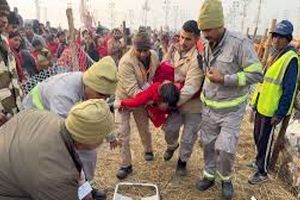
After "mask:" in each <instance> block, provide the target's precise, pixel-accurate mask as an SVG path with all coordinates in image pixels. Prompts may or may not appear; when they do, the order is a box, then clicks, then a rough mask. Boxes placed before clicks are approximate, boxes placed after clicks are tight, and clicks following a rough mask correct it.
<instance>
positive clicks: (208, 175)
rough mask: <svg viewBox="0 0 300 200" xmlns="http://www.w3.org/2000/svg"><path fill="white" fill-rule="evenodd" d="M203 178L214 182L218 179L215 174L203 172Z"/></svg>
mask: <svg viewBox="0 0 300 200" xmlns="http://www.w3.org/2000/svg"><path fill="white" fill-rule="evenodd" d="M203 176H204V177H205V178H208V179H210V180H214V179H215V178H216V176H215V174H210V173H209V172H207V171H205V170H203Z"/></svg>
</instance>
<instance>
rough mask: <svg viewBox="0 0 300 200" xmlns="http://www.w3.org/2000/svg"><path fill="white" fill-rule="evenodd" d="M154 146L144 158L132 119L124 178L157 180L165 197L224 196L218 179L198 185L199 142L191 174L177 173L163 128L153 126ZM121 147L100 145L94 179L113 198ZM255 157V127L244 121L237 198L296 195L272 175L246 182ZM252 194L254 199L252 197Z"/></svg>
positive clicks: (213, 199)
mask: <svg viewBox="0 0 300 200" xmlns="http://www.w3.org/2000/svg"><path fill="white" fill-rule="evenodd" d="M152 132H153V146H154V153H155V155H154V156H155V159H154V161H152V162H146V161H144V159H143V150H142V146H141V143H140V139H139V135H138V133H137V130H136V128H135V125H134V123H132V136H131V148H132V157H133V167H134V168H133V169H134V172H133V174H132V175H131V176H129V177H128V178H127V179H126V180H125V181H127V182H148V183H154V184H157V185H158V187H159V190H160V194H161V198H162V199H163V200H202V199H203V200H217V199H222V198H221V185H220V184H219V183H218V184H216V185H215V186H214V187H213V188H212V189H210V190H208V191H206V192H200V191H197V190H196V189H195V182H196V181H197V180H198V178H199V177H200V176H201V174H202V167H203V156H202V149H201V146H200V145H199V143H198V142H197V143H196V145H195V147H194V152H193V155H192V158H191V160H190V162H189V163H188V170H189V175H188V176H187V177H183V178H181V177H178V176H176V175H175V167H176V163H177V158H178V155H177V153H176V154H175V155H174V157H173V158H172V159H171V160H170V161H168V162H165V161H164V160H163V157H162V155H163V152H164V150H165V142H164V137H163V132H162V131H161V130H158V129H156V130H154V129H153V131H152ZM118 152H119V151H118V150H113V151H111V150H110V149H109V146H108V145H107V144H105V145H103V146H102V147H101V148H100V149H99V159H98V166H97V174H96V178H95V181H96V183H97V185H98V186H99V187H100V188H103V189H104V190H105V191H106V192H107V193H108V199H109V200H110V199H112V197H113V193H114V189H115V186H116V184H117V183H118V182H119V181H118V179H117V178H116V176H115V174H116V172H117V169H118V163H119V154H118ZM253 158H254V146H253V138H252V127H251V125H250V124H248V123H247V122H244V124H243V127H242V130H241V137H240V143H239V148H238V153H237V160H236V165H235V175H234V178H233V181H234V187H235V199H237V200H252V199H254V198H252V197H255V199H257V200H289V199H290V200H292V199H296V198H295V197H294V196H292V195H291V193H290V192H289V188H288V187H287V185H286V184H284V183H283V182H281V181H280V180H278V179H277V177H276V175H273V177H272V181H271V182H268V183H266V184H264V185H262V186H251V185H249V184H248V183H247V179H248V176H249V175H250V174H252V172H253V171H252V170H251V169H249V168H247V167H246V166H245V165H246V164H247V163H248V162H249V161H250V160H253ZM251 198H252V199H251Z"/></svg>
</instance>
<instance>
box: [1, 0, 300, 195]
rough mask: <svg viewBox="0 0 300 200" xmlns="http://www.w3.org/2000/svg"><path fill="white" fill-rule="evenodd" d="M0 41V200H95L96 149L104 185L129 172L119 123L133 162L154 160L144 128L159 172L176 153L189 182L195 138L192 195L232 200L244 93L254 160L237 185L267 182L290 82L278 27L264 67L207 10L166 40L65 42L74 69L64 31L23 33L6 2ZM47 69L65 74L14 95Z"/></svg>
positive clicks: (96, 35) (27, 27) (217, 5)
mask: <svg viewBox="0 0 300 200" xmlns="http://www.w3.org/2000/svg"><path fill="white" fill-rule="evenodd" d="M125 30H126V29H125ZM0 33H1V41H0V68H1V70H0V111H1V112H0V126H1V128H0V160H1V165H0V198H1V199H3V200H10V199H26V200H27V199H28V200H29V199H47V200H51V199H53V200H54V199H55V200H59V199H61V200H62V199H70V200H71V199H72V200H73V199H78V189H79V188H80V187H83V186H84V187H85V188H86V184H88V185H89V188H90V190H88V192H87V194H85V195H84V197H83V198H82V199H85V200H90V199H98V200H100V199H106V194H105V193H104V192H102V191H100V190H98V189H97V188H96V187H95V184H94V183H93V179H94V176H95V172H96V162H97V154H98V153H99V152H97V147H98V146H99V145H101V144H102V143H103V141H104V140H107V141H108V142H109V143H110V147H111V148H112V149H113V148H119V149H120V168H119V169H118V170H117V173H116V176H117V178H118V179H120V180H122V179H125V178H126V177H128V176H129V175H130V174H131V173H132V172H133V170H134V167H133V165H132V157H131V147H130V135H131V127H130V119H131V116H133V118H134V121H135V123H136V126H137V130H138V133H139V135H140V138H141V143H142V145H143V149H144V159H145V161H147V162H149V161H152V160H153V159H154V156H155V153H154V152H153V144H152V135H151V131H150V122H151V123H153V125H154V126H155V127H156V128H161V129H162V130H163V132H164V135H165V143H166V149H165V152H164V154H163V159H164V161H169V160H171V159H172V157H173V155H174V152H175V151H176V150H177V149H178V151H179V153H178V158H177V165H176V169H175V173H176V174H177V175H179V176H186V175H187V174H188V173H189V172H188V165H187V164H188V162H189V160H190V158H191V155H192V153H193V147H194V144H195V142H196V141H197V139H198V138H200V141H201V143H202V148H203V157H204V161H203V173H202V175H203V177H202V178H200V179H199V180H197V182H196V189H198V190H199V191H205V190H207V189H209V188H211V187H212V186H213V185H214V184H215V180H216V179H219V180H221V183H222V184H221V185H222V194H223V198H224V199H232V198H233V197H234V187H233V183H232V177H233V176H234V171H233V169H234V163H235V155H236V149H237V145H238V140H239V136H240V127H241V123H242V119H243V115H244V112H245V110H246V107H247V105H248V99H249V92H250V86H251V85H253V84H256V89H255V92H254V94H253V97H252V101H251V103H250V104H249V105H250V106H251V107H252V109H253V111H254V112H255V123H254V134H253V135H254V141H255V145H256V147H257V156H256V158H255V161H253V162H252V161H251V162H250V164H249V166H251V167H253V168H254V170H255V172H254V173H253V175H251V176H250V177H249V180H248V182H249V183H250V184H253V185H256V184H262V183H264V182H266V181H268V180H269V177H268V164H269V157H270V149H271V146H272V140H273V136H272V134H273V131H272V130H273V129H274V128H275V127H276V126H277V125H278V124H279V123H280V122H281V121H282V120H283V119H284V118H285V117H286V116H289V115H291V112H292V109H293V103H294V100H295V96H296V92H297V81H298V79H299V64H298V55H297V52H296V50H295V49H294V48H293V47H292V46H290V42H291V40H292V39H293V25H292V24H291V22H290V21H288V20H283V21H281V22H280V23H278V24H277V25H276V27H275V29H274V30H273V31H271V33H270V34H271V35H272V46H273V50H272V54H271V56H270V58H269V60H268V63H267V64H266V66H262V64H261V62H260V60H259V58H258V56H257V53H256V52H255V49H254V45H253V42H252V41H251V40H250V39H249V38H248V37H246V36H244V35H243V34H241V33H237V32H232V31H230V30H228V29H226V28H225V25H224V16H223V7H222V3H221V2H220V1H219V0H205V1H204V3H203V5H202V7H201V9H200V14H199V18H198V21H195V20H188V21H186V22H185V23H184V24H183V25H182V28H181V30H180V32H178V33H163V32H158V31H149V30H148V29H144V28H143V27H141V28H140V29H139V30H138V31H137V32H136V33H135V34H132V35H131V34H128V31H125V32H123V30H122V29H119V28H115V29H113V30H111V31H108V30H107V29H105V28H104V27H102V26H98V27H97V28H95V29H93V30H88V29H81V30H80V31H76V42H75V44H76V45H75V47H76V51H77V53H76V56H77V60H78V62H77V63H75V65H74V59H73V57H72V56H73V55H72V53H71V52H72V46H71V42H72V41H71V40H70V38H72V37H70V32H69V31H67V30H61V29H56V28H52V27H51V26H50V23H47V24H46V25H45V26H44V25H43V24H41V23H39V22H38V21H37V20H34V21H33V22H30V23H27V22H24V21H23V19H22V17H21V16H20V15H19V14H18V12H17V9H15V10H14V12H11V11H10V7H9V5H8V3H7V2H6V0H0ZM200 34H202V37H200ZM125 35H126V37H124V36H125ZM124 38H125V39H126V41H125V39H124ZM57 66H59V67H60V68H63V69H65V71H64V72H63V73H59V74H51V77H46V78H45V80H40V82H39V83H37V84H35V85H33V87H32V88H31V89H30V91H27V90H25V89H24V87H23V85H24V84H23V85H22V83H26V82H28V81H32V80H31V79H32V77H35V76H36V75H37V74H39V73H41V72H43V71H45V70H46V71H47V70H49V69H53V68H54V67H57ZM112 97H113V98H112ZM111 99H113V103H110V101H111ZM112 110H114V117H113V113H112ZM181 128H182V131H180V130H181ZM154 145H155V144H154ZM137 173H138V172H137Z"/></svg>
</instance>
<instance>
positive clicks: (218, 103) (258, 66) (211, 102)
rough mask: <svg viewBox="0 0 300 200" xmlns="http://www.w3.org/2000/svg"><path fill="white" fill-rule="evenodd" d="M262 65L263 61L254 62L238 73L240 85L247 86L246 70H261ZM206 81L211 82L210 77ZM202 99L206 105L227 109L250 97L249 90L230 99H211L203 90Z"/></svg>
mask: <svg viewBox="0 0 300 200" xmlns="http://www.w3.org/2000/svg"><path fill="white" fill-rule="evenodd" d="M261 70H262V66H261V63H253V64H251V65H249V66H247V67H246V68H244V69H243V71H240V72H238V73H237V76H238V85H239V86H241V87H242V86H245V85H246V81H247V79H246V75H245V72H248V73H249V72H261ZM205 82H209V79H208V78H207V77H206V78H205ZM200 99H201V101H202V102H203V104H204V105H206V106H208V107H210V108H214V109H227V108H234V107H236V106H239V105H241V104H243V103H244V102H246V101H247V99H248V92H247V93H246V94H244V95H242V96H239V97H236V98H234V99H230V100H222V101H221V100H211V99H209V98H207V97H206V96H205V95H204V93H203V92H201V96H200Z"/></svg>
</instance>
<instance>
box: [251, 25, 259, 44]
mask: <svg viewBox="0 0 300 200" xmlns="http://www.w3.org/2000/svg"><path fill="white" fill-rule="evenodd" d="M257 30H258V28H257V26H256V27H255V28H254V33H253V39H252V40H253V41H255V38H256V34H257Z"/></svg>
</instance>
